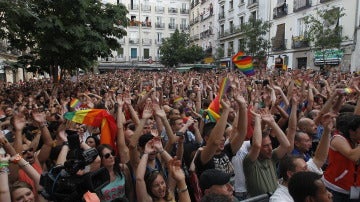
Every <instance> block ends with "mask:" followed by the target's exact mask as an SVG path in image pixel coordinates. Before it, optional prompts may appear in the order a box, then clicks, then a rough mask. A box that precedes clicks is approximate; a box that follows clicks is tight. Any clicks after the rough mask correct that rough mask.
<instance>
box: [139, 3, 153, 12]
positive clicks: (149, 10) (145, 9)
mask: <svg viewBox="0 0 360 202" xmlns="http://www.w3.org/2000/svg"><path fill="white" fill-rule="evenodd" d="M141 11H144V12H151V5H141Z"/></svg>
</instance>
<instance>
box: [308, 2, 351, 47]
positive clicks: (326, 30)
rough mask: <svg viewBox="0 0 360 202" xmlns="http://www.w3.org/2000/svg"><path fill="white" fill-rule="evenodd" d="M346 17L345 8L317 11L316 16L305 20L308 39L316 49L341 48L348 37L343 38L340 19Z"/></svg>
mask: <svg viewBox="0 0 360 202" xmlns="http://www.w3.org/2000/svg"><path fill="white" fill-rule="evenodd" d="M344 15H345V13H344V9H343V8H341V9H340V8H336V7H332V8H326V9H324V10H319V9H318V10H317V11H316V15H310V16H307V17H305V18H304V21H305V24H306V25H307V26H308V30H307V32H306V38H308V39H309V41H310V42H313V44H314V46H315V49H321V50H323V49H329V48H340V45H341V42H342V41H343V40H345V39H346V38H347V37H346V36H342V35H341V33H342V26H341V25H339V19H340V18H341V17H343V16H344Z"/></svg>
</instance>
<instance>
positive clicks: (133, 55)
mask: <svg viewBox="0 0 360 202" xmlns="http://www.w3.org/2000/svg"><path fill="white" fill-rule="evenodd" d="M131 58H132V59H134V58H137V48H131Z"/></svg>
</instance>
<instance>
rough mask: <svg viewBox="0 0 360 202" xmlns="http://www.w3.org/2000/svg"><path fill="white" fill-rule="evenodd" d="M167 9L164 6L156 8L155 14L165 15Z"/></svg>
mask: <svg viewBox="0 0 360 202" xmlns="http://www.w3.org/2000/svg"><path fill="white" fill-rule="evenodd" d="M164 11H165V8H164V7H163V6H155V12H157V13H164Z"/></svg>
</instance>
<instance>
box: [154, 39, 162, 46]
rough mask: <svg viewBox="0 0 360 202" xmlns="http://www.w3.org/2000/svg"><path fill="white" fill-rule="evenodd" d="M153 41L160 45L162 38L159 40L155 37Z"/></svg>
mask: <svg viewBox="0 0 360 202" xmlns="http://www.w3.org/2000/svg"><path fill="white" fill-rule="evenodd" d="M154 42H155V44H157V45H161V44H162V39H160V40H158V39H155V40H154Z"/></svg>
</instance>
